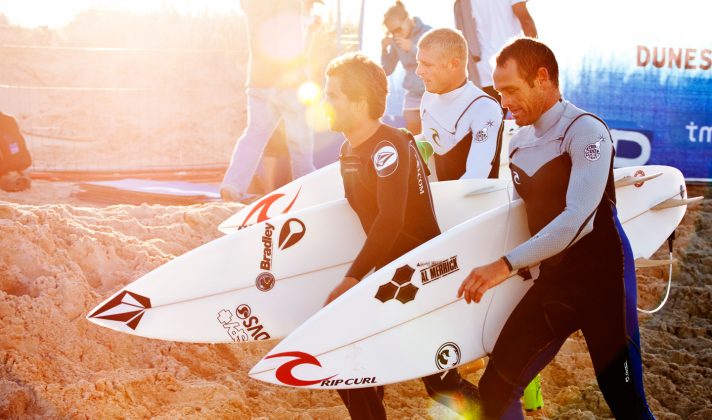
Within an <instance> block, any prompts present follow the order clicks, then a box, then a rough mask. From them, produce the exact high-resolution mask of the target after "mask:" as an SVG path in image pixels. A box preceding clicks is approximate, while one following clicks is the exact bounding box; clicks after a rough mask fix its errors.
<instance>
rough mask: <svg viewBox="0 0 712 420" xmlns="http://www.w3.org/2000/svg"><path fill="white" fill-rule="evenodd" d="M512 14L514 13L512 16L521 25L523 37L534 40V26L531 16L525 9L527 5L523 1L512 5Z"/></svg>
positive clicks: (535, 35) (535, 34)
mask: <svg viewBox="0 0 712 420" xmlns="http://www.w3.org/2000/svg"><path fill="white" fill-rule="evenodd" d="M512 12H514V16H516V17H517V19H519V23H520V24H521V25H522V31H523V32H524V35H525V36H528V37H530V38H536V37H537V32H536V25H535V24H534V19H532V15H530V14H529V10H528V9H527V3H526V2H524V1H523V2H521V3H517V4H513V5H512Z"/></svg>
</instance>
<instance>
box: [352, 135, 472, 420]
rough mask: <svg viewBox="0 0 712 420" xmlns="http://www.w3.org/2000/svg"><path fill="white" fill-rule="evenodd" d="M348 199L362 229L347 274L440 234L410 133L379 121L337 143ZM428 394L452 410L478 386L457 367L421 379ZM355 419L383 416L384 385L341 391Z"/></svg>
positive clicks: (358, 275) (380, 263) (387, 259)
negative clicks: (355, 141) (370, 131)
mask: <svg viewBox="0 0 712 420" xmlns="http://www.w3.org/2000/svg"><path fill="white" fill-rule="evenodd" d="M339 160H340V162H341V176H342V178H343V180H344V191H345V193H346V199H347V200H348V202H349V204H350V205H351V207H352V208H353V210H354V211H355V212H356V214H357V215H358V217H359V220H360V221H361V226H363V230H364V231H365V232H366V242H365V243H364V245H363V247H362V248H361V251H360V252H359V254H358V256H357V257H356V259H355V260H354V262H353V263H352V265H351V267H350V268H349V270H348V272H347V274H346V275H347V276H349V277H354V278H357V279H359V280H360V279H361V278H363V277H364V276H365V275H366V274H368V272H370V271H371V270H372V269H376V270H378V269H379V268H381V267H382V266H384V265H386V264H388V263H390V262H391V261H393V260H394V259H396V258H398V257H400V256H401V255H403V254H405V253H406V252H408V251H410V250H411V249H413V248H415V247H417V246H419V245H421V244H423V243H424V242H427V241H428V240H430V239H432V238H434V237H435V236H437V235H439V234H440V228H439V226H438V223H437V220H436V218H435V209H434V207H433V201H432V196H431V194H430V184H429V183H428V174H427V172H426V167H425V164H424V163H423V161H422V158H421V156H420V153H419V152H418V148H417V147H416V145H415V141H414V140H413V138H412V136H410V135H409V134H406V133H405V132H403V131H401V130H399V129H396V128H393V127H390V126H387V125H381V127H380V128H379V129H378V130H377V131H376V133H375V134H374V135H373V136H371V138H369V139H368V140H366V141H365V142H364V143H362V144H360V145H359V146H357V147H351V145H350V143H349V142H348V141H346V142H344V143H343V144H342V146H341V156H340V157H339ZM423 383H424V384H425V389H426V391H427V392H428V395H430V397H431V398H433V399H435V400H436V401H438V402H440V403H442V404H445V405H447V406H449V407H451V408H456V407H458V404H460V405H461V404H462V401H463V400H467V401H471V402H474V400H475V397H476V392H477V391H476V388H475V386H474V385H472V384H471V383H469V382H467V381H465V380H464V379H462V378H461V377H460V375H459V373H458V372H457V369H451V370H449V371H447V373H446V374H445V375H443V374H442V373H439V374H436V375H431V376H427V377H425V378H423ZM339 396H341V399H342V400H343V401H344V404H346V407H347V408H348V410H349V414H350V415H351V417H352V418H353V419H385V418H386V412H385V409H384V407H383V402H382V399H383V388H382V387H377V388H359V389H350V390H339ZM458 401H459V402H458Z"/></svg>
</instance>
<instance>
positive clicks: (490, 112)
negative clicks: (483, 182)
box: [420, 82, 503, 181]
mask: <svg viewBox="0 0 712 420" xmlns="http://www.w3.org/2000/svg"><path fill="white" fill-rule="evenodd" d="M420 118H421V121H422V126H423V134H422V135H423V137H424V138H425V140H427V141H428V142H429V143H430V144H431V145H432V146H433V150H434V152H435V154H434V159H435V170H436V173H437V176H438V180H440V181H447V180H453V179H460V178H464V179H471V178H497V175H498V173H499V153H500V150H501V148H502V126H503V125H502V108H500V106H499V103H497V101H496V100H495V99H494V98H492V97H491V96H489V95H487V94H486V93H484V92H483V91H482V90H481V89H480V88H478V87H477V86H475V85H473V84H472V83H470V82H466V83H465V84H464V85H462V86H461V87H459V88H457V89H455V90H453V91H451V92H448V93H445V94H442V95H438V94H435V93H430V92H425V93H424V94H423V100H422V102H421V104H420Z"/></svg>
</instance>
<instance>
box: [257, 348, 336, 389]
mask: <svg viewBox="0 0 712 420" xmlns="http://www.w3.org/2000/svg"><path fill="white" fill-rule="evenodd" d="M277 357H293V358H294V360H291V361H289V362H287V363H284V364H283V365H281V366H280V367H278V368H277V371H276V372H275V377H276V378H277V380H278V381H280V382H282V383H283V384H285V385H292V386H309V385H315V384H318V383H320V382H323V381H328V380H329V379H331V378H333V377H334V376H336V375H332V376H329V377H328V378H323V379H316V380H302V379H299V378H295V377H294V374H292V369H294V368H295V367H297V366H299V365H315V366H319V367H321V363H319V360H317V358H316V357H314V356H312V355H311V354H308V353H304V352H301V351H288V352H284V353H277V354H273V355H271V356H266V357H265V359H274V358H277Z"/></svg>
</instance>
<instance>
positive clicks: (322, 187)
mask: <svg viewBox="0 0 712 420" xmlns="http://www.w3.org/2000/svg"><path fill="white" fill-rule="evenodd" d="M343 197H344V184H343V181H342V180H341V171H340V170H339V162H335V163H332V164H330V165H327V166H324V167H323V168H320V169H318V170H316V171H314V172H312V173H310V174H307V175H304V176H303V177H301V178H298V179H295V180H294V181H292V182H290V183H288V184H287V185H283V186H282V187H280V188H277V189H276V190H274V191H273V192H271V193H269V194H267V195H265V196H264V197H262V198H260V199H259V200H256V201H255V202H254V203H251V204H249V205H247V206H245V207H243V208H242V209H240V211H238V212H237V213H235V214H233V215H232V216H230V217H229V218H227V219H225V221H223V222H222V223H221V224H220V226H218V229H219V230H220V231H221V232H223V233H232V232H236V231H238V230H240V229H244V228H246V227H248V226H251V225H253V224H255V223H260V222H264V221H265V220H269V219H270V218H272V217H275V216H279V215H281V214H287V213H289V212H294V211H297V210H301V209H305V208H308V207H312V206H315V205H317V204H324V203H328V202H330V201H334V200H338V199H340V198H343Z"/></svg>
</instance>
